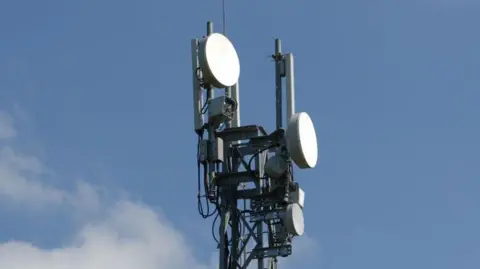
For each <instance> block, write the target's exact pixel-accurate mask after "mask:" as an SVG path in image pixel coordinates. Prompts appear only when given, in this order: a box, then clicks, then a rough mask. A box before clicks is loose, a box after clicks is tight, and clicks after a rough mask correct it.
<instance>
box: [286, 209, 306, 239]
mask: <svg viewBox="0 0 480 269" xmlns="http://www.w3.org/2000/svg"><path fill="white" fill-rule="evenodd" d="M283 221H284V225H285V228H286V229H287V231H288V232H289V233H291V234H293V235H295V236H302V235H303V233H304V232H305V223H304V220H303V210H302V208H301V207H300V206H299V205H298V204H297V203H294V204H289V205H288V206H287V211H285V217H284V219H283Z"/></svg>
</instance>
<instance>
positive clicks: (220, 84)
mask: <svg viewBox="0 0 480 269" xmlns="http://www.w3.org/2000/svg"><path fill="white" fill-rule="evenodd" d="M198 58H199V62H200V68H201V69H202V74H203V80H204V83H205V84H210V85H212V86H213V87H215V88H225V87H231V86H233V85H235V84H236V83H237V81H238V78H239V77H240V60H239V59H238V55H237V51H236V50H235V47H234V46H233V44H232V42H230V40H229V39H228V38H227V37H226V36H224V35H222V34H219V33H213V34H211V35H209V36H207V37H205V38H203V39H201V40H200V41H199V54H198Z"/></svg>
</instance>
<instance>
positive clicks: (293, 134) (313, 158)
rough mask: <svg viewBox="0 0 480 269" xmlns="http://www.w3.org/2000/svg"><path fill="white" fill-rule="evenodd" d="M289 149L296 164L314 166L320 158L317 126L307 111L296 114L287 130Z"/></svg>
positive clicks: (304, 167) (300, 166) (302, 167)
mask: <svg viewBox="0 0 480 269" xmlns="http://www.w3.org/2000/svg"><path fill="white" fill-rule="evenodd" d="M285 136H286V142H287V150H288V152H289V154H290V156H291V157H292V160H293V161H294V162H295V164H296V165H297V166H298V167H299V168H301V169H306V168H314V167H315V166H316V165H317V160H318V145H317V135H316V133H315V127H314V126H313V122H312V120H311V119H310V116H308V114H307V113H306V112H299V113H296V114H294V115H293V116H292V117H291V118H290V120H289V121H288V126H287V131H286V134H285Z"/></svg>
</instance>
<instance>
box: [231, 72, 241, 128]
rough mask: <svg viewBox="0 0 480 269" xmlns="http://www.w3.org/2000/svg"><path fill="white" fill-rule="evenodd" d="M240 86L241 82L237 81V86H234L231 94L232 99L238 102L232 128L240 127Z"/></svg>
mask: <svg viewBox="0 0 480 269" xmlns="http://www.w3.org/2000/svg"><path fill="white" fill-rule="evenodd" d="M238 84H239V81H237V84H235V85H233V87H232V92H231V94H232V96H231V97H232V98H233V99H234V100H235V101H236V102H237V111H236V112H235V115H234V116H233V120H232V127H240V86H239V85H238Z"/></svg>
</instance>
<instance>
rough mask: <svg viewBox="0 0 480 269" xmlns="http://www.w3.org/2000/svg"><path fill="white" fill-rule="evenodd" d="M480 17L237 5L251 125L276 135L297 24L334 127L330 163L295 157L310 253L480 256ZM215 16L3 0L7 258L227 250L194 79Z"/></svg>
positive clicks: (308, 86) (205, 9)
mask: <svg viewBox="0 0 480 269" xmlns="http://www.w3.org/2000/svg"><path fill="white" fill-rule="evenodd" d="M478 14H480V2H478V1H476V0H458V1H457V0H442V1H440V0H403V1H385V0H384V1H380V0H368V1H354V0H343V1H284V0H277V1H270V0H264V1H230V0H227V22H228V25H227V34H228V36H229V37H230V38H231V39H232V41H233V42H234V44H235V46H236V48H237V51H238V53H239V56H240V60H241V78H240V82H241V106H242V112H241V113H242V115H241V117H242V123H243V124H261V125H263V126H265V127H266V129H267V130H269V131H271V130H273V129H272V128H273V127H274V124H275V119H274V118H275V114H274V104H275V102H274V99H273V97H274V67H273V63H272V62H271V60H270V58H269V55H271V54H272V52H273V50H274V41H273V39H274V38H275V37H279V38H281V39H282V41H283V48H284V51H291V52H293V53H294V55H295V57H296V58H295V63H296V70H295V71H296V89H297V110H299V111H306V112H308V113H309V114H310V116H311V117H312V119H313V121H314V123H315V126H316V129H317V134H318V137H319V144H320V160H319V165H318V166H317V168H316V169H314V170H308V171H297V172H296V179H297V180H298V181H299V182H300V184H301V185H302V188H303V189H304V190H305V191H306V207H305V218H306V232H307V235H306V237H305V238H304V239H302V240H299V242H298V247H297V251H296V252H295V250H294V252H295V253H294V255H293V256H292V258H291V260H292V262H291V264H290V267H291V268H294V267H296V266H300V265H301V266H302V267H303V268H325V269H327V268H328V269H347V268H348V269H351V268H370V269H376V268H379V269H380V268H381V269H383V268H389V269H396V268H406V267H408V268H436V269H443V268H455V269H470V268H472V269H473V268H475V269H476V268H479V266H480V232H478V227H480V215H479V213H478V207H479V206H480V196H478V193H479V191H480V182H479V181H478V179H479V178H480V170H479V168H478V163H479V161H480V157H479V153H478V152H480V143H479V142H478V138H479V137H480V125H479V123H478V122H479V120H478V115H479V114H480V91H479V90H478V89H479V87H480V76H479V75H478V74H479V73H480V50H479V49H478V48H479V47H480V38H479V37H478V35H477V34H476V33H477V30H478V29H477V28H478V25H480V16H478ZM207 20H212V21H213V22H214V23H215V26H216V30H218V31H220V30H221V2H220V1H135V2H133V1H123V0H117V1H111V0H110V1H107V0H97V1H54V0H52V1H31V0H30V1H27V0H17V1H8V0H7V1H2V2H1V3H0V35H1V40H2V41H1V42H0V111H2V112H1V114H0V143H1V144H0V150H1V151H0V201H1V203H0V214H1V215H2V221H1V222H0V241H1V242H2V245H1V247H0V268H9V269H17V268H22V269H23V268H29V269H30V268H32V269H43V268H62V269H63V268H72V267H71V264H72V263H73V262H74V263H78V264H79V265H78V267H76V268H79V269H93V268H107V267H114V266H115V267H116V268H125V269H129V268H146V269H162V268H186V267H190V268H191V267H192V266H193V265H192V264H196V265H198V268H205V267H208V266H210V265H211V264H214V262H215V260H212V259H213V258H212V257H215V253H214V251H215V247H216V246H215V243H214V241H213V239H211V236H210V224H211V221H210V220H207V221H205V220H202V219H201V218H200V217H199V216H198V215H197V213H196V200H195V199H196V193H195V192H196V190H195V188H196V182H195V180H196V166H195V150H196V148H195V143H196V137H195V134H194V133H193V122H192V110H191V107H192V105H191V83H192V82H191V77H190V72H191V66H190V39H191V38H192V37H196V36H201V35H203V34H204V32H205V22H206V21H207ZM132 219H134V220H136V221H132ZM125 238H127V239H129V238H130V239H131V241H129V240H124V239H125ZM132 238H133V239H132ZM184 251H185V252H184ZM180 253H183V254H180ZM29 255H31V256H29ZM119 255H120V257H124V260H123V263H122V264H120V265H118V264H116V262H118V261H116V259H115V258H114V257H119ZM182 255H183V256H182ZM26 257H29V258H26ZM30 257H31V258H30ZM67 261H68V262H69V266H67V267H65V264H67ZM82 262H83V263H82ZM62 265H63V267H62ZM54 266H58V267H54ZM121 266H124V267H121ZM195 268H196V267H195Z"/></svg>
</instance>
